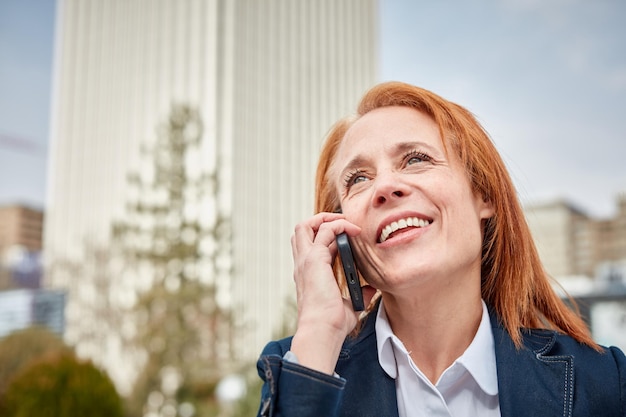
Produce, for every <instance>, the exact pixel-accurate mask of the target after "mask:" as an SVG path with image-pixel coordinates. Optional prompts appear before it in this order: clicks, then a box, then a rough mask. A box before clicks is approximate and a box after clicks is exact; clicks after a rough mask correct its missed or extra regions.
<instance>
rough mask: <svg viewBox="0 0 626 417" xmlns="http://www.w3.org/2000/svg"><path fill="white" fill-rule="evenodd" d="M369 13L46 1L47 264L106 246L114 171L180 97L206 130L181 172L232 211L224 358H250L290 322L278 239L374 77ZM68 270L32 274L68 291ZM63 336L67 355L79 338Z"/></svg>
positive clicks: (327, 4) (334, 5)
mask: <svg viewBox="0 0 626 417" xmlns="http://www.w3.org/2000/svg"><path fill="white" fill-rule="evenodd" d="M376 7H377V5H376V1H375V0H346V1H339V2H338V1H333V0H321V1H315V2H312V1H308V0H297V1H292V0H268V1H262V2H261V1H256V0H235V1H229V0H207V1H198V0H195V1H194V0H190V1H176V0H169V1H161V2H158V3H155V2H152V1H134V2H127V1H124V0H115V1H107V2H100V1H82V0H62V1H58V6H57V18H56V19H57V20H56V40H55V67H54V79H53V105H52V109H53V113H52V119H51V144H50V155H51V157H50V162H49V182H48V200H47V204H46V207H47V213H46V220H45V243H44V247H45V251H46V264H47V265H48V266H53V265H54V264H55V263H57V262H60V261H67V260H70V261H71V260H74V261H75V262H87V260H86V257H85V256H84V255H85V253H84V252H85V248H86V246H88V245H94V244H97V245H106V242H107V240H108V239H109V238H110V233H111V225H112V223H113V222H115V221H116V220H118V219H123V218H124V216H125V207H126V203H127V201H128V198H129V187H128V178H127V175H128V174H129V173H130V172H131V171H137V170H139V171H141V170H142V169H143V168H142V164H141V149H142V147H145V146H150V145H151V144H152V143H153V142H154V140H155V137H156V134H157V128H158V127H159V126H160V125H161V124H162V123H163V121H166V120H167V118H168V114H169V112H170V110H171V108H172V106H173V105H176V104H181V103H182V104H185V105H188V106H191V107H192V108H195V109H197V110H198V112H199V115H200V118H201V120H202V123H203V126H204V130H203V134H202V137H201V143H200V147H199V151H198V154H197V155H195V156H194V158H195V170H196V171H199V172H202V171H207V172H211V171H212V170H215V169H218V170H219V176H220V190H221V193H220V195H219V196H218V201H217V202H216V203H215V205H214V206H209V207H208V208H206V210H208V211H213V212H215V211H217V210H222V211H224V212H227V213H229V215H230V216H231V219H232V271H233V275H232V276H231V277H228V279H220V282H218V283H217V285H218V286H219V290H220V294H221V298H220V300H221V302H222V303H225V304H227V305H229V306H232V307H233V308H234V311H235V315H236V322H237V323H238V324H239V325H240V326H241V329H240V330H241V331H240V333H239V334H240V335H241V338H240V339H238V340H237V342H236V343H235V344H234V346H233V347H232V348H233V349H234V350H235V354H236V356H237V357H239V358H240V359H241V360H242V361H244V360H254V358H256V356H257V355H258V353H259V352H260V349H261V348H262V346H263V344H264V343H266V342H267V341H268V340H269V339H270V338H272V337H274V336H276V334H277V333H278V332H280V330H281V328H284V326H285V324H286V323H287V322H290V321H291V320H293V315H288V314H285V311H286V310H285V308H286V307H287V306H288V304H289V300H291V299H293V293H294V291H293V290H294V287H293V281H292V260H291V248H290V236H291V234H292V232H293V227H294V225H295V224H296V223H297V222H299V221H301V220H303V219H305V218H307V217H308V216H310V215H311V214H312V210H313V183H314V172H315V164H316V161H317V157H318V154H319V149H320V145H321V142H322V140H323V138H324V135H325V133H326V131H327V130H328V129H329V128H330V126H331V124H332V123H333V122H334V121H335V120H336V119H338V118H339V117H341V116H343V115H345V114H348V113H350V112H352V111H353V109H354V107H355V105H356V102H357V100H358V98H360V96H361V94H362V93H363V92H364V91H365V90H366V89H367V88H368V87H369V86H371V85H372V84H373V83H374V82H375V80H376V62H377V23H376V22H377V15H376V12H377V10H376ZM146 175H149V172H148V173H146ZM196 211H198V209H197V208H196ZM200 211H202V210H200ZM204 214H205V215H207V216H209V217H210V216H214V213H204ZM202 215H203V214H202V213H199V216H200V217H202ZM81 279H82V278H81V276H73V275H72V274H57V273H56V271H55V269H54V268H51V269H50V270H49V271H48V273H47V275H46V279H45V281H46V284H47V285H49V286H50V287H52V288H63V289H64V288H68V289H69V291H70V294H73V295H74V296H75V297H80V294H81V291H80V287H81ZM131 286H132V285H131ZM120 291H127V287H125V288H123V289H120ZM76 303H77V302H76V300H74V299H73V298H72V296H69V297H68V322H67V326H68V328H67V330H68V331H67V337H68V338H69V339H72V337H73V336H72V335H73V333H72V326H73V325H74V324H75V323H77V322H78V321H79V319H80V317H81V311H80V309H78V308H77V307H76V306H77V305H78V304H76ZM94 325H96V323H94ZM69 341H70V342H71V343H72V344H76V345H77V350H78V352H79V353H80V352H81V349H80V345H81V340H69ZM101 349H103V350H104V349H110V346H101ZM83 353H84V354H86V355H89V356H96V357H97V356H98V355H100V356H102V355H104V353H103V352H97V351H93V350H92V351H83ZM107 357H109V358H111V357H115V355H113V356H110V355H109V356H107ZM95 359H96V360H97V358H95ZM105 362H106V361H105ZM111 362H113V360H111ZM105 365H107V368H108V370H109V372H110V374H111V376H112V377H113V379H115V380H117V381H118V382H119V381H121V380H124V379H128V375H125V374H124V369H120V367H119V364H116V363H107V364H105Z"/></svg>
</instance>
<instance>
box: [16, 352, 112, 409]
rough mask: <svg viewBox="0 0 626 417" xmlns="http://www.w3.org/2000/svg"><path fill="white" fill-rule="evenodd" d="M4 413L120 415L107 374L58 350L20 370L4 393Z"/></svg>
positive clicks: (89, 363)
mask: <svg viewBox="0 0 626 417" xmlns="http://www.w3.org/2000/svg"><path fill="white" fill-rule="evenodd" d="M6 415H7V417H30V416H39V417H74V416H90V417H98V416H103V417H104V416H106V417H122V416H123V411H122V401H121V399H120V397H119V395H118V394H117V392H116V391H115V388H114V386H113V383H112V382H111V380H110V379H109V377H108V376H107V375H106V374H105V373H104V372H102V371H101V370H99V369H98V368H96V367H95V366H94V365H93V364H92V363H91V362H80V361H78V360H77V359H76V357H75V356H74V355H72V354H68V353H57V354H53V355H49V356H46V357H44V358H43V359H41V360H39V361H35V362H34V363H32V364H31V365H30V366H27V367H26V368H25V369H23V370H22V371H21V372H19V373H18V374H17V375H16V376H15V377H14V379H13V380H12V383H11V385H10V386H9V388H8V390H7V393H6Z"/></svg>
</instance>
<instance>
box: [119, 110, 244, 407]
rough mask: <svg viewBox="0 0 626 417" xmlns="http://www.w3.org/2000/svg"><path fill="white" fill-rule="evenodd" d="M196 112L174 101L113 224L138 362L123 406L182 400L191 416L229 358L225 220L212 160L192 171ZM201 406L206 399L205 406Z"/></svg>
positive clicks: (197, 142)
mask: <svg viewBox="0 0 626 417" xmlns="http://www.w3.org/2000/svg"><path fill="white" fill-rule="evenodd" d="M203 134H204V132H203V125H202V121H201V119H200V116H199V113H198V111H197V110H195V109H192V108H191V107H189V106H185V105H175V106H173V108H172V110H171V113H170V115H169V119H168V121H167V123H165V124H164V125H163V126H162V127H161V129H160V130H159V133H158V135H157V140H156V142H155V144H154V146H153V147H151V148H144V149H143V156H144V157H145V160H147V162H148V163H147V164H146V165H145V166H143V167H140V169H139V170H138V171H136V172H134V173H132V174H130V175H129V177H128V179H129V185H130V189H131V191H132V193H131V194H134V196H135V197H134V200H131V201H129V203H128V204H127V206H126V215H125V220H124V221H120V222H117V223H116V224H114V226H113V230H112V247H113V248H114V250H115V251H116V253H118V254H120V256H122V258H123V260H124V264H125V267H126V268H127V269H131V270H133V271H135V276H136V277H137V279H138V281H140V282H143V283H144V288H139V289H138V293H139V298H138V301H137V303H136V307H135V309H134V313H135V315H134V320H135V323H136V324H137V332H136V336H135V341H136V343H137V344H138V345H140V346H142V347H143V349H144V353H145V356H144V359H145V361H144V362H145V366H144V368H143V371H142V372H141V374H140V376H139V378H138V379H137V382H136V384H135V387H134V390H133V394H132V395H131V399H130V409H131V412H132V413H133V414H136V415H138V414H139V413H140V412H141V411H142V410H144V411H146V410H147V411H154V412H160V411H163V410H165V409H168V410H169V411H168V412H171V411H172V410H179V409H180V406H181V404H189V405H191V406H192V407H193V408H194V409H195V410H196V414H195V415H199V410H203V409H205V408H206V407H208V406H210V405H211V403H213V399H212V395H213V392H212V391H213V388H214V386H215V384H216V382H217V381H218V380H219V378H220V376H221V375H222V374H223V373H224V371H225V370H226V369H227V368H228V366H230V360H231V357H232V355H231V346H232V344H231V340H230V338H231V332H232V330H231V324H232V320H231V315H230V311H229V309H228V308H227V307H225V305H224V303H223V302H221V300H220V289H221V288H222V287H220V285H221V284H224V283H228V282H229V279H230V276H231V273H232V271H231V249H230V248H231V236H230V231H231V224H230V218H229V216H228V215H227V214H225V213H224V210H222V209H221V205H220V200H219V197H220V191H221V190H220V177H219V173H220V166H221V163H220V161H219V158H218V157H217V156H216V155H213V163H211V164H209V165H210V166H212V167H213V168H212V169H210V170H209V172H206V170H200V169H196V171H195V172H194V171H193V169H192V167H193V166H196V167H197V166H199V165H201V163H198V161H197V160H196V161H195V164H194V158H196V159H198V158H200V157H201V156H202V155H203V154H202V153H201V147H202V142H201V138H202V136H203ZM207 404H208V405H207Z"/></svg>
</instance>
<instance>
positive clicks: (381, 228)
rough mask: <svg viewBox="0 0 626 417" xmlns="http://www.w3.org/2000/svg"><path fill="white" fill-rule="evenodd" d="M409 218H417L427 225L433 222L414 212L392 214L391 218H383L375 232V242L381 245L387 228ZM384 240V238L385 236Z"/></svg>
mask: <svg viewBox="0 0 626 417" xmlns="http://www.w3.org/2000/svg"><path fill="white" fill-rule="evenodd" d="M411 218H418V219H419V220H424V221H427V222H428V223H429V224H430V223H432V222H433V220H432V218H430V217H428V216H426V215H424V214H421V213H416V212H403V213H397V214H394V215H392V216H389V217H387V218H385V219H384V220H383V221H382V222H381V223H380V225H379V226H378V229H377V230H376V241H377V242H378V243H381V240H382V241H384V239H381V238H382V237H383V236H382V235H383V231H384V230H385V228H386V227H387V226H391V225H392V224H393V223H394V222H396V223H397V222H398V221H400V220H406V219H411ZM385 239H386V236H385Z"/></svg>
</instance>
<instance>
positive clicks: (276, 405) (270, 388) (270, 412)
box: [257, 341, 346, 417]
mask: <svg viewBox="0 0 626 417" xmlns="http://www.w3.org/2000/svg"><path fill="white" fill-rule="evenodd" d="M287 350H288V345H287V344H286V342H284V341H279V342H270V343H269V344H268V345H267V346H266V347H265V349H263V352H262V353H261V356H260V358H259V360H258V362H257V371H258V373H259V376H260V377H261V379H262V380H263V382H264V383H263V387H262V389H261V405H260V406H259V412H258V414H257V415H258V416H259V417H262V416H263V417H265V416H269V417H288V416H297V417H309V416H311V417H313V416H315V417H319V416H328V417H332V416H337V415H339V409H340V404H341V401H342V398H343V392H344V388H345V385H346V380H345V379H343V378H337V377H335V376H333V375H327V374H324V373H321V372H318V371H315V370H313V369H310V368H307V367H304V366H302V365H299V364H297V363H293V362H289V361H286V360H284V359H283V356H284V355H285V353H286V352H287Z"/></svg>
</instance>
